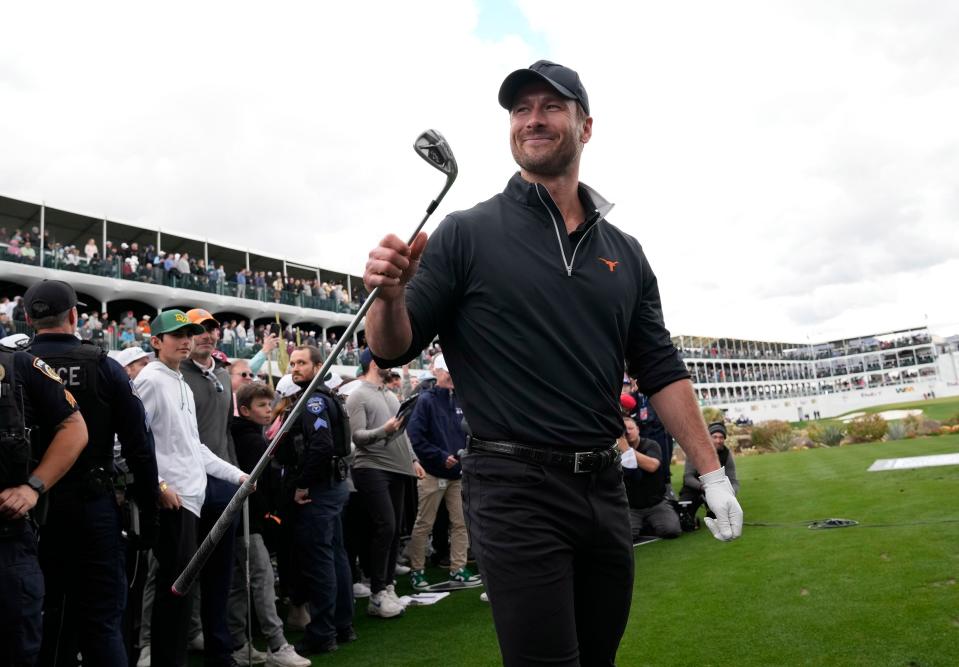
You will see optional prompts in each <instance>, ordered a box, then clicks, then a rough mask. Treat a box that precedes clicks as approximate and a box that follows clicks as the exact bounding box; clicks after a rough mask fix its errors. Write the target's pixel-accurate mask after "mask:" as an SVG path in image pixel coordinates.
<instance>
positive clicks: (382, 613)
mask: <svg viewBox="0 0 959 667" xmlns="http://www.w3.org/2000/svg"><path fill="white" fill-rule="evenodd" d="M403 611H404V610H403V605H401V604H400V603H399V602H397V601H394V600H393V598H392V597H390V594H389V592H388V591H386V590H382V591H380V592H379V593H374V594H373V595H372V596H371V597H370V603H369V605H368V606H367V607H366V613H367V614H368V615H370V616H379V617H380V618H394V617H396V616H399V615H400V614H402V613H403Z"/></svg>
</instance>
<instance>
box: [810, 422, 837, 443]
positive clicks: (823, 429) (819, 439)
mask: <svg viewBox="0 0 959 667" xmlns="http://www.w3.org/2000/svg"><path fill="white" fill-rule="evenodd" d="M845 435H846V430H845V429H844V428H843V427H842V426H841V425H840V424H828V423H826V424H824V423H816V424H813V425H812V426H811V427H810V428H809V439H810V440H812V441H813V442H815V443H816V444H817V445H825V446H826V447H836V446H837V445H839V443H840V442H842V439H843V437H844V436H845Z"/></svg>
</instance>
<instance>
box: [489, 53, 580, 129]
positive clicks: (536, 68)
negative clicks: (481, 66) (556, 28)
mask: <svg viewBox="0 0 959 667" xmlns="http://www.w3.org/2000/svg"><path fill="white" fill-rule="evenodd" d="M534 81H543V82H545V83H548V84H549V85H550V86H552V87H553V89H554V90H555V91H556V92H557V93H559V94H560V95H562V96H563V97H566V98H569V99H571V100H576V101H577V102H579V105H580V106H581V107H583V111H585V112H586V115H587V116H588V115H589V96H588V95H587V94H586V89H585V88H584V87H583V82H582V81H580V80H579V74H577V73H576V71H575V70H571V69H570V68H568V67H563V66H562V65H559V64H557V63H554V62H550V61H549V60H537V61H536V62H535V63H533V64H532V65H530V66H529V67H527V68H526V69H518V70H516V71H515V72H513V73H512V74H510V75H509V76H507V77H506V78H505V79H503V85H501V86H500V87H499V104H500V106H501V107H503V108H504V109H506V110H507V111H509V110H510V109H511V108H512V107H513V98H515V97H516V93H517V92H519V89H520V88H522V87H523V86H525V85H526V84H528V83H532V82H534Z"/></svg>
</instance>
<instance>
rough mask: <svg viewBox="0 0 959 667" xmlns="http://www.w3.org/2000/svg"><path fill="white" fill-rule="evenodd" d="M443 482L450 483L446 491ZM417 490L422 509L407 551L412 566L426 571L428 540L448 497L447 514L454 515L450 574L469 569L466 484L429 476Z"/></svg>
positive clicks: (452, 518) (451, 534)
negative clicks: (437, 514) (440, 509)
mask: <svg viewBox="0 0 959 667" xmlns="http://www.w3.org/2000/svg"><path fill="white" fill-rule="evenodd" d="M442 482H445V483H446V488H445V489H441V488H440V484H441V483H442ZM416 491H417V495H418V496H419V508H418V509H417V511H416V523H415V524H414V526H413V534H412V536H411V537H410V544H409V547H408V548H407V553H408V555H409V557H410V567H411V568H412V569H414V570H422V569H423V566H424V565H425V563H426V540H427V539H429V536H430V531H431V530H432V529H433V522H434V521H436V511H437V510H438V509H439V507H440V502H442V500H443V499H444V498H445V499H446V511H447V512H448V513H449V515H450V572H456V571H457V570H459V569H461V568H463V567H466V550H467V548H468V547H469V537H468V536H467V533H466V521H465V520H464V519H463V482H462V481H461V480H458V479H442V478H439V477H433V476H432V475H429V474H428V475H426V477H425V478H423V479H421V480H419V481H418V482H417V483H416Z"/></svg>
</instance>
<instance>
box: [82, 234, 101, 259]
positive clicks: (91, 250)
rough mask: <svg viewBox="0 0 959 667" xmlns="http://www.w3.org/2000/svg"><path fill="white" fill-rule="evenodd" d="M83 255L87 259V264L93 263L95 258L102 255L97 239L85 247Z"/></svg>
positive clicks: (91, 240) (88, 242)
mask: <svg viewBox="0 0 959 667" xmlns="http://www.w3.org/2000/svg"><path fill="white" fill-rule="evenodd" d="M83 254H84V256H85V257H86V258H87V262H90V261H93V258H94V257H96V256H97V255H99V254H100V250H99V248H97V242H96V239H90V240H88V241H87V244H86V245H85V246H83Z"/></svg>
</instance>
